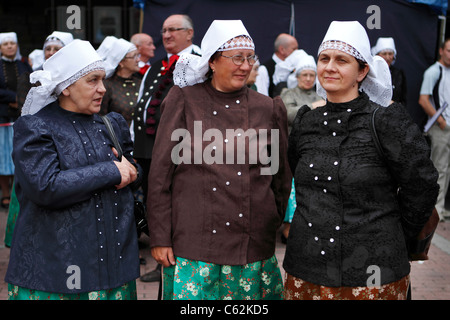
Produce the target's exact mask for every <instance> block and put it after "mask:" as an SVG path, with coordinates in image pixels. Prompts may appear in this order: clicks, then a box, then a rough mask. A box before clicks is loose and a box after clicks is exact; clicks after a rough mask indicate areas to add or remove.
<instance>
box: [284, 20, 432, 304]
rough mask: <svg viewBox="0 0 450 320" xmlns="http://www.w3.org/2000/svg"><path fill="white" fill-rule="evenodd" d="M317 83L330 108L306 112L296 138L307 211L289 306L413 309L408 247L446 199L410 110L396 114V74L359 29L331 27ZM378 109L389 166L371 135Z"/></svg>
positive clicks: (292, 249) (300, 222)
mask: <svg viewBox="0 0 450 320" xmlns="http://www.w3.org/2000/svg"><path fill="white" fill-rule="evenodd" d="M317 77H318V82H317V92H318V94H319V95H320V96H322V97H323V98H324V99H326V100H327V101H326V104H325V106H323V107H320V108H316V109H314V110H311V109H310V108H309V107H307V106H304V107H302V108H300V110H299V111H298V113H297V116H296V118H295V120H294V123H293V126H292V131H291V134H290V136H289V151H288V157H289V165H290V167H291V171H292V172H293V173H294V179H295V186H296V197H297V202H298V203H297V209H296V212H295V214H294V218H293V221H292V224H291V228H290V232H289V238H288V241H287V247H286V255H285V259H284V264H283V266H284V269H285V270H286V275H287V276H286V281H285V298H286V299H406V298H407V296H408V287H409V281H410V278H409V272H410V264H409V261H408V251H407V248H406V241H405V240H408V239H410V238H412V237H414V236H416V235H417V234H418V232H419V231H420V230H421V228H422V227H423V225H424V224H425V223H426V221H427V219H428V217H429V216H430V215H431V212H432V209H433V208H434V204H435V201H436V197H437V192H438V189H439V186H438V184H437V176H438V175H437V171H436V169H435V168H434V166H433V164H432V162H431V160H430V157H429V154H430V149H429V146H428V144H427V143H426V141H425V139H424V137H423V136H422V133H421V130H420V129H419V127H418V126H417V125H416V124H415V123H414V122H413V121H412V120H411V117H410V116H409V114H408V113H407V112H406V111H405V110H404V108H403V107H402V106H401V105H400V104H397V103H392V104H391V95H392V88H391V77H390V73H389V68H388V65H387V63H386V62H385V61H384V60H383V59H382V58H381V57H378V56H375V57H372V55H371V53H370V43H369V39H368V36H367V33H366V31H365V30H364V27H363V26H362V25H361V24H360V23H359V22H357V21H342V22H341V21H334V22H332V23H331V24H330V27H329V29H328V31H327V33H326V35H325V37H324V39H323V42H322V44H321V45H320V47H319V51H318V60H317ZM377 108H378V111H377V113H376V118H375V128H376V130H377V133H378V137H379V140H380V142H381V145H382V148H383V150H384V153H385V156H386V162H385V161H384V159H383V158H382V157H381V156H380V155H379V153H378V152H377V149H376V146H375V142H374V140H373V138H372V135H371V131H370V123H371V119H372V112H373V111H374V110H376V109H377ZM391 174H392V176H391ZM393 177H395V179H394V178H393ZM399 185H400V191H399V192H398V193H397V191H398V187H399ZM371 275H373V277H372V276H371Z"/></svg>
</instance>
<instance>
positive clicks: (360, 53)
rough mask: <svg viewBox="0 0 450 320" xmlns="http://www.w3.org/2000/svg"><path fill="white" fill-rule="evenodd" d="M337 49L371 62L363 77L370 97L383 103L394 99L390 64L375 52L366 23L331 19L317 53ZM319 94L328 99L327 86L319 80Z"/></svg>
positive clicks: (363, 83)
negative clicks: (373, 51)
mask: <svg viewBox="0 0 450 320" xmlns="http://www.w3.org/2000/svg"><path fill="white" fill-rule="evenodd" d="M327 49H337V50H340V51H342V52H345V53H347V54H350V55H351V56H353V57H355V58H356V59H359V60H362V61H364V62H366V63H367V64H368V65H369V69H370V70H369V73H368V74H367V76H366V78H365V79H364V80H363V82H362V83H361V86H360V90H361V91H364V92H365V93H366V94H367V95H368V96H369V99H370V100H372V101H373V102H376V103H378V104H379V105H381V106H383V107H387V106H388V105H389V104H390V101H391V99H392V84H391V83H392V80H391V73H390V71H389V66H388V65H387V63H386V61H385V60H384V59H383V58H381V57H380V56H372V54H371V50H370V42H369V37H368V36H367V32H366V30H365V29H364V27H363V26H362V25H361V24H360V23H359V22H358V21H333V22H331V24H330V26H329V28H328V31H327V33H326V34H325V37H324V38H323V41H322V44H321V45H320V47H319V50H318V53H317V55H320V53H321V52H322V51H323V50H327ZM316 89H317V94H318V95H319V96H321V97H322V98H324V99H326V97H327V94H326V91H325V89H324V88H323V87H322V86H321V84H320V82H319V81H318V82H317V84H316Z"/></svg>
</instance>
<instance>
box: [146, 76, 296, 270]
mask: <svg viewBox="0 0 450 320" xmlns="http://www.w3.org/2000/svg"><path fill="white" fill-rule="evenodd" d="M214 129H217V130H214ZM227 129H228V131H227ZM239 129H241V130H239ZM266 133H267V138H265V134H266ZM277 135H278V138H279V139H276V138H277V137H276V136H277ZM255 141H257V142H258V143H255ZM278 142H279V143H278ZM243 146H244V147H243ZM255 146H256V147H255ZM241 147H243V148H241ZM265 148H267V149H265ZM261 149H262V150H261ZM227 150H228V151H227ZM267 150H269V152H270V153H269V158H270V157H271V162H270V163H267V161H266V159H265V158H264V157H261V156H257V155H258V154H262V155H263V156H264V155H265V151H267ZM230 155H231V156H230ZM277 155H278V157H277ZM286 155H287V115H286V109H285V107H284V104H283V102H282V100H281V98H279V97H278V98H275V99H272V98H269V97H267V96H264V95H261V94H259V93H257V92H256V91H254V90H249V89H248V88H247V87H243V88H242V89H241V90H239V91H236V92H233V93H223V92H219V91H217V90H215V89H214V88H213V87H212V86H211V84H210V82H209V81H207V82H205V83H201V84H197V85H195V86H191V87H185V88H182V89H181V88H179V87H177V86H174V87H173V88H172V89H171V90H170V92H169V94H168V95H167V97H166V98H165V99H164V101H163V104H162V116H161V120H160V124H159V128H158V133H157V136H156V142H155V146H154V149H153V158H152V165H151V169H150V175H149V193H148V202H147V207H148V214H149V219H148V220H149V229H150V240H151V246H152V247H154V246H171V247H172V248H173V250H174V254H175V256H177V257H183V258H188V259H194V260H200V261H204V262H212V263H216V264H227V265H243V264H247V263H251V262H255V261H260V260H263V259H267V258H270V257H271V256H272V255H273V254H274V251H275V236H276V231H277V229H278V227H279V226H280V224H281V222H282V221H283V218H284V215H285V210H286V205H287V200H288V197H289V193H290V187H291V179H292V175H291V172H290V169H289V166H288V162H287V157H286ZM244 157H245V158H244ZM255 157H256V158H257V161H255ZM277 158H278V161H277ZM269 168H272V171H273V174H270V173H269V174H267V172H265V173H266V174H262V172H263V171H264V169H265V170H268V169H269ZM262 169H263V170H262Z"/></svg>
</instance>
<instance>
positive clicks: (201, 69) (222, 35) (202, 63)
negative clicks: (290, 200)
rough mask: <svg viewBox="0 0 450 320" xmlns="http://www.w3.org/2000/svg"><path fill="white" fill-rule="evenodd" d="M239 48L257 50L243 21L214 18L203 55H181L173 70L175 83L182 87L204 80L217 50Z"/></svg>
mask: <svg viewBox="0 0 450 320" xmlns="http://www.w3.org/2000/svg"><path fill="white" fill-rule="evenodd" d="M240 36H242V37H240ZM237 48H240V49H251V50H255V45H254V43H253V40H252V38H251V37H250V35H249V34H248V32H247V29H246V28H245V26H244V24H243V23H242V21H241V20H214V21H213V22H212V23H211V25H210V26H209V28H208V30H207V31H206V33H205V36H204V37H203V39H202V43H201V50H202V56H196V55H193V54H189V53H182V54H181V55H180V58H179V59H178V61H177V64H176V66H175V70H174V72H173V81H174V84H175V85H177V86H179V87H181V88H182V87H185V86H192V85H194V84H197V83H201V82H204V81H205V80H206V79H207V77H206V74H207V72H208V70H209V59H210V58H211V56H212V55H213V54H214V53H216V52H217V51H228V50H233V49H237Z"/></svg>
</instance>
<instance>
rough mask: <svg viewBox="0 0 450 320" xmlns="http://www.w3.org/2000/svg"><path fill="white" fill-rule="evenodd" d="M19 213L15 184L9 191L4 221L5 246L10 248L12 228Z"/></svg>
mask: <svg viewBox="0 0 450 320" xmlns="http://www.w3.org/2000/svg"><path fill="white" fill-rule="evenodd" d="M18 213H19V201H18V200H17V196H16V188H15V183H13V186H12V189H11V199H10V202H9V211H8V219H7V221H6V230H5V245H6V246H7V247H8V248H9V247H11V239H12V235H13V232H14V226H15V225H16V219H17V214H18Z"/></svg>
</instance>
